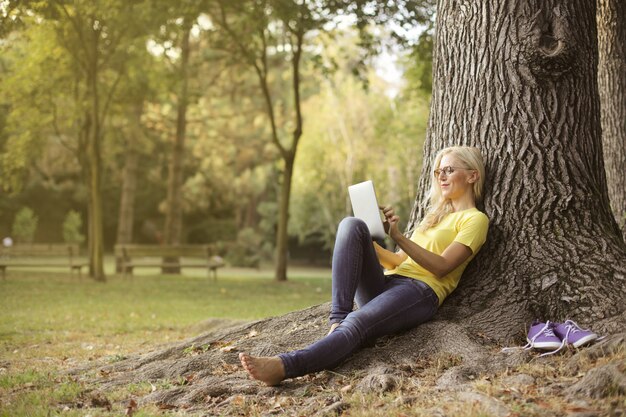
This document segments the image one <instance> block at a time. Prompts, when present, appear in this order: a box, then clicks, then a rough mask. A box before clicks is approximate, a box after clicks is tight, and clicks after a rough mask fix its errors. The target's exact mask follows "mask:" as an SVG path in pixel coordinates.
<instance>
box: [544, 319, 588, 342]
mask: <svg viewBox="0 0 626 417" xmlns="http://www.w3.org/2000/svg"><path fill="white" fill-rule="evenodd" d="M554 332H555V333H556V335H557V336H558V337H560V338H561V339H562V340H563V341H564V342H567V343H569V344H570V345H572V346H574V347H576V348H577V347H580V346H582V345H585V344H587V343H590V342H593V341H594V340H596V339H597V338H598V335H597V334H595V333H594V332H592V331H591V330H584V329H581V328H580V326H579V325H578V324H576V323H575V322H574V321H573V320H566V321H565V323H561V324H558V323H557V324H556V325H555V327H554Z"/></svg>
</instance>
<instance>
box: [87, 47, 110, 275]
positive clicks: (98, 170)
mask: <svg viewBox="0 0 626 417" xmlns="http://www.w3.org/2000/svg"><path fill="white" fill-rule="evenodd" d="M97 44H98V37H97V36H96V35H95V34H94V36H93V51H94V54H93V56H91V57H90V60H89V63H88V68H87V97H88V98H89V100H90V104H91V108H90V109H89V115H88V117H89V121H88V126H89V128H88V136H87V140H88V143H87V159H88V161H89V206H88V208H89V232H90V233H89V237H88V239H89V275H90V276H91V277H93V278H94V279H95V280H96V281H105V280H106V277H105V274H104V231H103V221H104V220H103V209H102V156H101V142H100V141H101V137H102V131H101V126H100V101H99V96H98V94H99V92H98V56H97V53H96V51H97V50H98V46H97Z"/></svg>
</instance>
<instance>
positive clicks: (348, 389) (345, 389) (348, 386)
mask: <svg viewBox="0 0 626 417" xmlns="http://www.w3.org/2000/svg"><path fill="white" fill-rule="evenodd" d="M351 389H352V384H348V385H346V386H345V387H342V388H341V389H340V390H339V391H341V393H343V394H345V393H346V392H349V391H350V390H351Z"/></svg>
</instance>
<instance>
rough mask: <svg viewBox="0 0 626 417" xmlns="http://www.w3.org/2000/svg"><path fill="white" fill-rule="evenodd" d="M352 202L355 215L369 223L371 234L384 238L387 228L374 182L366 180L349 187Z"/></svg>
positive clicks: (376, 237)
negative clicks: (379, 206)
mask: <svg viewBox="0 0 626 417" xmlns="http://www.w3.org/2000/svg"><path fill="white" fill-rule="evenodd" d="M348 194H350V202H351V203H352V211H353V212H354V217H357V218H359V219H361V220H363V221H364V222H365V224H367V227H368V229H369V230H370V234H371V235H372V237H373V238H374V239H384V238H385V229H384V228H383V221H382V219H381V213H380V209H379V208H378V201H377V200H376V192H375V191H374V183H373V182H372V181H365V182H361V183H358V184H354V185H351V186H349V187H348Z"/></svg>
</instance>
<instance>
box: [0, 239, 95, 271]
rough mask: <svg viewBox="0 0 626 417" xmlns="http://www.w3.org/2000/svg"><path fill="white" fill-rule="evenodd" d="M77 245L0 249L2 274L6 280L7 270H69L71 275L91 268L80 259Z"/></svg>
mask: <svg viewBox="0 0 626 417" xmlns="http://www.w3.org/2000/svg"><path fill="white" fill-rule="evenodd" d="M78 255H79V247H78V245H77V244H67V243H32V244H16V245H13V246H9V247H7V246H1V247H0V272H1V273H2V279H5V274H6V270H7V268H57V267H62V268H69V269H70V273H71V274H72V275H74V272H76V271H77V272H78V277H79V278H82V273H81V270H82V268H83V267H89V263H88V262H86V261H84V260H82V261H81V260H80V259H79V258H78Z"/></svg>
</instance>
